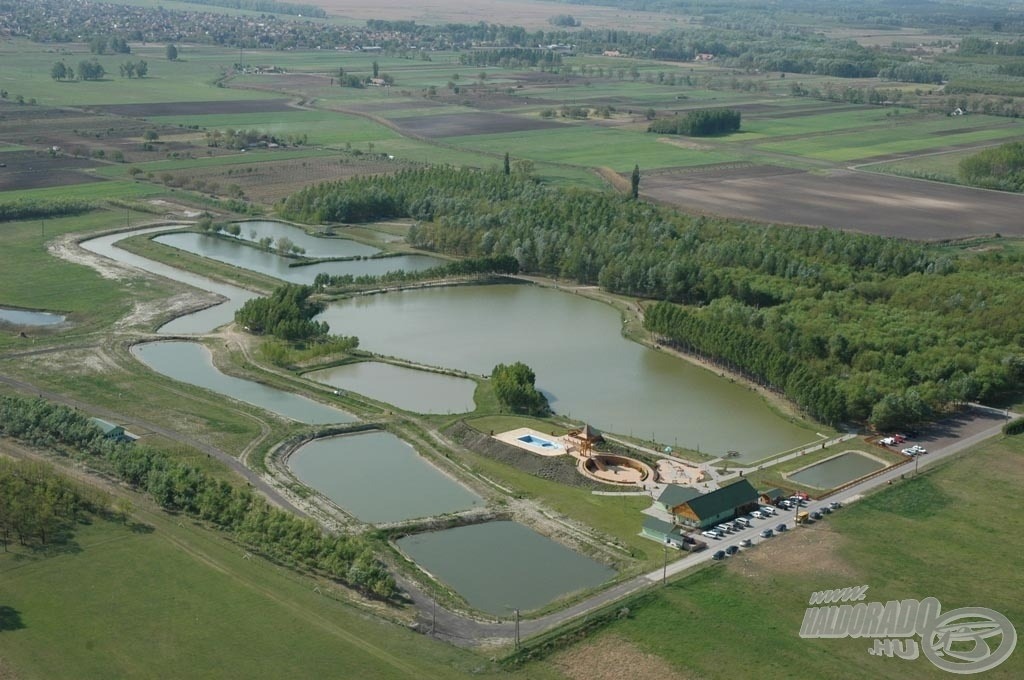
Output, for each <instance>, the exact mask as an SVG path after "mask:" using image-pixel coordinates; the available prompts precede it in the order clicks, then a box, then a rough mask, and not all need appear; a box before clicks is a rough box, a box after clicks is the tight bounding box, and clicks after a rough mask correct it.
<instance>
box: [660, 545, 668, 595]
mask: <svg viewBox="0 0 1024 680" xmlns="http://www.w3.org/2000/svg"><path fill="white" fill-rule="evenodd" d="M662 548H664V549H665V561H664V563H663V564H662V565H661V585H663V586H664V585H668V539H667V538H666V539H665V545H663V546H662Z"/></svg>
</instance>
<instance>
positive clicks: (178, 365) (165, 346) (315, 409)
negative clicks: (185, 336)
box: [132, 341, 357, 425]
mask: <svg viewBox="0 0 1024 680" xmlns="http://www.w3.org/2000/svg"><path fill="white" fill-rule="evenodd" d="M132 354H134V355H135V356H136V358H138V359H139V360H140V361H141V362H142V363H144V364H146V365H147V366H149V367H150V368H151V369H152V370H154V371H156V372H157V373H160V374H162V375H166V376H167V377H169V378H173V379H174V380H178V381H181V382H184V383H188V384H189V385H195V386H196V387H202V388H205V389H208V390H210V391H212V392H216V393H218V394H224V395H226V396H229V397H231V398H233V399H237V400H238V401H244V402H245V403H247V404H252V405H253V406H258V407H260V408H262V409H266V410H267V411H271V412H273V413H277V414H278V415H282V416H284V417H286V418H291V419H292V420H297V421H298V422H300V423H308V424H310V425H322V424H327V423H351V422H355V421H356V420H357V418H356V417H355V416H353V415H352V414H351V413H346V412H345V411H342V410H341V409H336V408H332V407H330V406H327V405H325V404H321V403H320V402H317V401H313V400H312V399H308V398H306V397H303V396H300V395H297V394H292V393H291V392H285V391H284V390H279V389H277V388H276V387H270V386H268V385H262V384H260V383H257V382H253V381H252V380H244V379H242V378H236V377H234V376H230V375H225V374H224V373H221V372H220V371H219V370H217V367H216V366H214V365H213V355H212V354H211V353H210V350H209V349H207V348H206V347H205V346H203V345H201V344H199V343H198V342H180V341H159V342H147V343H143V344H140V345H135V346H134V347H132Z"/></svg>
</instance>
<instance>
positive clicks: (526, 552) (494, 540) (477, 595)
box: [398, 521, 615, 618]
mask: <svg viewBox="0 0 1024 680" xmlns="http://www.w3.org/2000/svg"><path fill="white" fill-rule="evenodd" d="M398 546H399V547H400V548H401V549H402V551H403V552H405V554H407V555H408V556H409V557H410V558H411V559H412V560H413V561H414V562H416V564H418V565H420V566H422V567H423V568H424V569H426V570H427V571H428V572H430V573H431V574H433V575H434V576H435V577H437V578H438V579H440V580H441V581H444V582H445V583H447V584H448V585H449V586H451V587H452V588H453V589H454V590H455V591H457V592H458V593H459V594H460V595H462V597H464V598H465V599H466V601H467V602H468V603H469V604H470V605H471V606H473V607H474V608H476V609H479V610H481V611H485V612H489V613H491V614H494V615H495V616H500V617H502V618H511V616H512V610H513V609H520V610H522V611H528V610H531V609H536V608H538V607H543V606H544V605H546V604H548V603H549V602H552V601H554V600H556V599H558V598H560V597H563V596H565V595H568V594H569V593H572V592H576V591H579V590H584V589H588V588H593V587H595V586H599V585H601V584H602V583H604V582H605V581H607V580H609V579H610V578H612V577H613V576H614V575H615V571H614V570H612V569H610V568H609V567H606V566H604V565H603V564H601V563H599V562H596V561H594V560H592V559H590V558H589V557H585V556H583V555H580V554H579V553H577V552H575V551H573V550H570V549H569V548H566V547H565V546H563V545H561V544H560V543H556V542H555V541H552V540H551V539H550V538H547V537H546V536H542V535H541V534H538V533H537V532H535V531H534V530H532V529H530V528H529V527H526V526H524V525H522V524H518V523H516V522H508V521H500V522H486V523H484V524H473V525H470V526H463V527H456V528H454V529H446V530H444V531H432V532H428V533H423V534H415V535H412V536H406V537H405V538H401V539H399V540H398Z"/></svg>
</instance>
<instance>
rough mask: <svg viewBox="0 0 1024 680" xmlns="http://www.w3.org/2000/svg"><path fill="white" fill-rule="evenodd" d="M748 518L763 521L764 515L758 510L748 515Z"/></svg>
mask: <svg viewBox="0 0 1024 680" xmlns="http://www.w3.org/2000/svg"><path fill="white" fill-rule="evenodd" d="M750 516H751V517H753V518H754V519H764V513H763V512H761V511H760V510H754V511H753V512H752V513H750Z"/></svg>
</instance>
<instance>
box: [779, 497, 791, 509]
mask: <svg viewBox="0 0 1024 680" xmlns="http://www.w3.org/2000/svg"><path fill="white" fill-rule="evenodd" d="M779 507H780V508H782V509H783V510H792V509H793V501H790V500H787V499H785V498H783V499H782V500H781V501H779Z"/></svg>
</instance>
